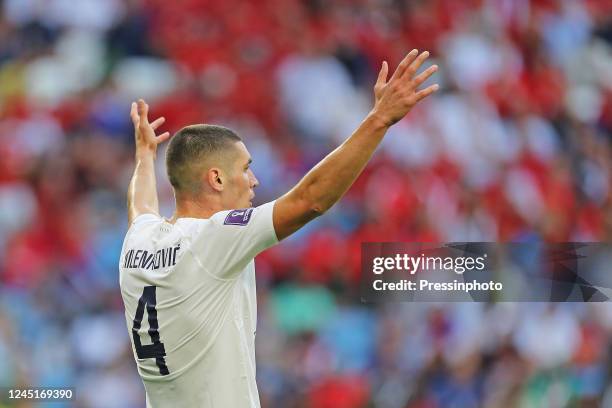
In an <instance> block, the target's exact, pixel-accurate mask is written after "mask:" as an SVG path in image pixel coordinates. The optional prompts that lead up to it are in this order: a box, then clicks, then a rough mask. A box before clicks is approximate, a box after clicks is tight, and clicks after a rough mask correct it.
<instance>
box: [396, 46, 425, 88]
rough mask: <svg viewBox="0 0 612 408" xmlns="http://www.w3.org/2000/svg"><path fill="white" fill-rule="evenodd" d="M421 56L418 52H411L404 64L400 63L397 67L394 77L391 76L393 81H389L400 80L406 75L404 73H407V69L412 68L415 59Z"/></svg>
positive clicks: (403, 61) (405, 58)
mask: <svg viewBox="0 0 612 408" xmlns="http://www.w3.org/2000/svg"><path fill="white" fill-rule="evenodd" d="M418 54H419V51H418V50H416V49H415V50H412V51H410V52H409V53H408V54H407V55H406V56H405V57H404V59H403V60H402V62H400V64H399V65H398V66H397V68H396V69H395V72H394V73H393V75H392V76H391V79H390V80H389V81H393V80H394V79H395V78H399V77H401V76H402V74H403V73H404V71H406V69H407V68H408V66H410V64H411V63H412V61H414V59H415V58H416V56H417V55H418Z"/></svg>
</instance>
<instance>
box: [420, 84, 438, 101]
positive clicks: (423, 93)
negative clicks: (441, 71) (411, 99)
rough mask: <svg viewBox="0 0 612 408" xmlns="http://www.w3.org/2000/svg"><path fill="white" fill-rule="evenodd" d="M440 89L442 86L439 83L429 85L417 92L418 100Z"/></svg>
mask: <svg viewBox="0 0 612 408" xmlns="http://www.w3.org/2000/svg"><path fill="white" fill-rule="evenodd" d="M438 89H440V86H439V85H438V84H434V85H431V86H428V87H427V88H425V89H423V90H421V91H419V92H417V93H416V100H417V102H419V101H421V100H423V99H425V98H427V97H428V96H429V95H431V94H432V93H434V92H436V91H437V90H438Z"/></svg>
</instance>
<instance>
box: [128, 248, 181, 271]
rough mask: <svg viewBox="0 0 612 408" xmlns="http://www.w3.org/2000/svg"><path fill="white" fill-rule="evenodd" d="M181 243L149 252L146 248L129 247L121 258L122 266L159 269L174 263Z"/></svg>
mask: <svg viewBox="0 0 612 408" xmlns="http://www.w3.org/2000/svg"><path fill="white" fill-rule="evenodd" d="M180 248H181V244H178V245H175V246H173V247H170V248H162V249H158V250H157V251H155V252H149V251H147V250H146V249H130V250H129V251H127V253H126V254H125V257H124V259H123V267H124V268H141V269H151V270H154V269H159V268H165V267H167V266H173V265H174V264H176V254H177V252H178V251H179V249H180Z"/></svg>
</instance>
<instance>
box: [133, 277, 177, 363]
mask: <svg viewBox="0 0 612 408" xmlns="http://www.w3.org/2000/svg"><path fill="white" fill-rule="evenodd" d="M156 289H157V287H156V286H145V288H144V290H143V291H142V296H141V297H140V299H138V308H137V309H136V316H135V317H134V324H133V325H132V338H133V339H134V347H135V348H136V354H137V355H138V358H154V359H155V364H157V367H159V373H160V374H161V375H168V374H170V372H169V371H168V367H167V366H166V359H165V358H164V356H165V355H166V349H165V348H164V343H162V342H161V341H159V324H158V322H157V310H156V309H155V305H156V304H157V299H156V296H155V290H156ZM145 306H146V308H147V315H148V316H149V336H150V337H151V341H152V342H153V344H146V345H144V346H143V345H142V343H140V336H139V335H138V330H140V325H141V323H142V317H143V316H144V309H145Z"/></svg>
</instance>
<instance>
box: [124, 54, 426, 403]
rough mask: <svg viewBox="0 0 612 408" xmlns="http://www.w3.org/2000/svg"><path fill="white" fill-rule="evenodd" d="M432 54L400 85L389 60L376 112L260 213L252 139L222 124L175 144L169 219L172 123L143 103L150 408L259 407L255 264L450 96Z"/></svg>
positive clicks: (135, 255)
mask: <svg viewBox="0 0 612 408" xmlns="http://www.w3.org/2000/svg"><path fill="white" fill-rule="evenodd" d="M428 56H429V53H428V52H423V53H421V54H419V53H418V51H417V50H412V51H411V52H410V53H409V54H408V55H407V56H406V57H405V58H404V59H403V60H402V62H401V63H400V64H399V66H398V67H397V69H396V70H395V72H394V73H393V75H392V76H391V78H388V65H387V63H386V62H383V64H382V67H381V69H380V72H379V74H378V79H377V81H376V85H375V86H374V96H375V103H374V107H373V109H372V110H371V112H370V113H369V114H368V115H367V117H366V118H365V119H364V121H363V122H362V123H361V125H360V126H359V127H358V128H357V130H355V132H354V133H353V134H352V135H351V136H350V137H349V138H348V139H347V140H346V141H345V142H344V143H342V144H341V145H340V146H339V147H338V148H336V149H335V150H334V151H333V152H331V153H330V154H329V155H327V157H325V158H324V159H323V160H321V162H320V163H318V164H317V165H316V166H315V167H314V168H313V169H312V170H310V171H309V172H308V173H307V174H306V175H305V176H304V178H303V179H302V180H300V182H299V183H297V184H296V186H295V187H293V188H292V189H291V190H290V191H289V192H287V193H286V194H284V195H283V196H281V197H279V198H278V199H277V200H275V201H272V202H269V203H266V204H264V205H262V206H259V207H255V208H253V206H252V201H251V200H252V199H253V197H254V195H255V194H254V189H255V187H257V185H258V181H257V179H256V178H255V175H254V174H253V172H252V171H251V169H250V167H249V165H250V163H251V157H250V154H249V151H248V150H247V148H246V146H245V144H244V143H243V142H242V139H241V138H240V137H239V136H238V135H236V134H235V133H234V132H233V131H231V130H230V129H227V128H224V127H221V126H214V125H191V126H187V127H185V128H183V129H181V130H179V131H178V132H177V133H176V134H175V135H174V137H173V138H172V140H171V141H170V144H169V146H168V150H167V153H166V165H167V173H168V177H169V180H170V183H171V184H172V187H173V190H174V195H175V199H176V210H175V212H174V214H173V216H172V218H170V219H164V218H162V217H161V216H160V215H159V208H158V201H157V191H156V183H155V174H154V161H155V158H156V151H157V146H158V145H159V144H160V143H162V142H164V141H165V140H167V139H168V138H169V136H170V135H169V134H168V133H167V132H166V133H163V134H161V135H159V136H156V133H155V131H156V129H158V128H159V127H160V126H161V124H162V123H163V121H164V119H163V118H159V119H157V120H155V121H153V122H149V119H148V105H147V104H146V103H145V102H144V101H142V100H139V101H138V103H133V104H132V110H131V118H132V121H133V124H134V129H135V140H136V168H135V170H134V175H133V177H132V180H131V182H130V185H129V190H128V224H129V229H128V232H127V234H126V237H125V240H124V243H123V248H122V253H121V259H120V261H119V268H120V285H121V294H122V297H123V302H124V304H125V317H126V322H127V325H128V330H129V332H130V336H131V339H132V348H133V352H134V358H135V359H136V362H137V366H138V372H139V374H140V376H141V377H142V380H143V383H144V386H145V391H146V399H147V407H164V408H165V407H174V408H182V407H185V408H194V407H223V408H226V407H232V408H240V407H249V408H253V407H259V395H258V392H257V384H256V382H255V330H256V318H257V311H256V295H255V268H254V262H253V258H254V257H255V256H256V255H257V254H258V253H260V252H261V251H263V250H264V249H266V248H268V247H270V246H272V245H274V244H276V243H277V242H278V241H280V240H282V239H284V238H285V237H287V236H289V235H291V234H292V233H294V232H295V231H297V230H298V229H300V228H301V227H303V226H304V225H305V224H306V223H308V222H309V221H311V220H313V219H315V218H316V217H318V216H320V215H322V214H324V213H325V212H326V211H327V210H329V209H330V208H331V207H332V206H333V205H334V204H335V203H336V202H337V201H338V200H339V199H340V197H342V195H343V194H344V193H345V192H346V191H347V190H348V188H349V187H350V186H351V184H352V183H353V182H354V181H355V179H356V178H357V176H359V174H360V173H361V171H362V170H363V168H364V167H365V165H366V164H367V163H368V161H369V160H370V158H371V157H372V154H373V153H374V151H375V150H376V147H377V146H378V145H379V143H380V142H381V140H382V139H383V137H384V135H385V133H386V131H387V129H389V127H390V126H391V125H393V124H394V123H396V122H397V121H399V120H400V119H402V118H403V117H404V116H405V115H406V114H407V113H408V112H409V111H410V110H411V109H412V108H413V107H414V106H415V105H416V104H417V103H418V102H419V101H421V100H423V99H424V98H425V97H427V96H429V95H431V94H432V93H434V92H435V91H436V90H437V89H438V86H437V85H432V86H429V87H427V88H424V89H419V87H420V85H421V84H422V83H423V82H425V80H427V78H429V77H430V76H431V75H432V74H433V73H434V72H435V71H436V70H437V67H436V66H435V65H434V66H432V67H430V68H428V69H427V70H425V71H424V72H422V73H420V74H417V70H418V69H419V67H420V66H421V65H422V64H423V62H424V61H425V59H426V58H427V57H428Z"/></svg>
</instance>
